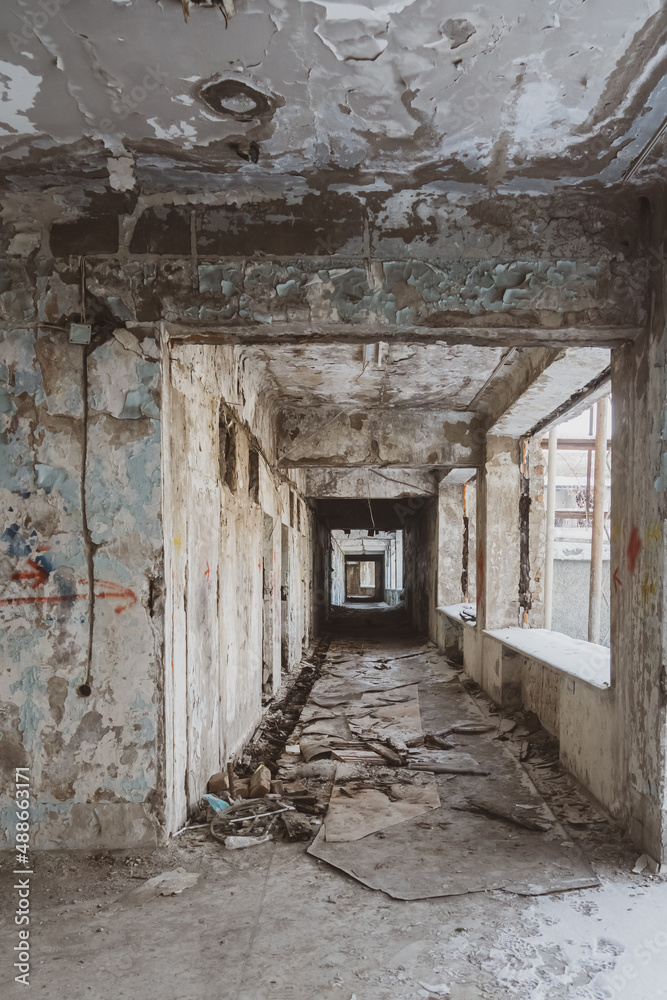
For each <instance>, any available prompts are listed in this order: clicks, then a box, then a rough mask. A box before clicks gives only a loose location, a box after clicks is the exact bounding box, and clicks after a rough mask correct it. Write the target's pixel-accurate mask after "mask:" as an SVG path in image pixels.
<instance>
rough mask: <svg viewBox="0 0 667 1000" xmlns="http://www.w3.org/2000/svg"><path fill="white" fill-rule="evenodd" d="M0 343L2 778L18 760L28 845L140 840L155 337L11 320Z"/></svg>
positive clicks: (151, 798)
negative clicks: (73, 336) (25, 774)
mask: <svg viewBox="0 0 667 1000" xmlns="http://www.w3.org/2000/svg"><path fill="white" fill-rule="evenodd" d="M0 355H1V357H2V362H3V363H2V365H0V399H1V400H2V406H1V410H2V422H3V435H2V439H1V441H0V477H1V485H0V493H1V495H2V510H3V519H4V524H3V526H2V531H1V534H0V573H1V576H2V598H1V599H0V661H1V662H2V667H3V669H2V671H1V672H0V703H1V704H2V709H1V710H0V727H1V728H0V734H1V740H0V768H1V769H2V778H3V783H2V786H3V790H4V793H5V796H6V794H7V793H8V792H9V791H10V790H11V787H12V785H13V779H14V773H13V769H14V768H15V767H16V766H21V767H29V768H30V772H31V783H32V791H33V793H34V797H35V798H34V807H33V811H32V824H33V825H32V830H33V833H32V836H33V840H32V843H33V844H34V846H35V847H47V848H61V847H65V846H67V847H69V848H76V847H117V846H123V845H127V844H132V845H133V846H134V847H137V848H138V847H141V846H145V845H146V844H150V843H152V842H155V839H156V830H157V827H158V824H159V823H160V820H161V815H162V808H163V802H164V785H163V782H164V776H163V773H162V770H161V759H160V754H159V752H158V747H159V744H160V741H161V739H162V734H161V725H162V674H163V661H162V652H161V647H162V634H163V599H162V595H163V590H164V584H163V566H162V529H161V524H160V500H161V456H160V436H161V426H160V388H161V382H160V350H159V346H158V343H157V341H156V339H155V337H154V336H148V335H147V334H143V333H142V335H141V337H140V338H138V339H137V338H135V337H134V336H132V335H131V334H129V333H128V332H127V331H119V332H118V333H117V335H113V334H111V333H107V334H98V335H96V336H95V338H94V339H93V342H92V344H90V345H89V346H87V347H84V346H77V345H72V344H70V343H69V340H68V336H67V334H66V333H65V332H63V331H56V330H50V331H47V330H42V331H40V332H39V333H35V332H33V331H30V330H25V329H15V330H13V331H12V332H6V333H0ZM82 684H84V685H88V687H84V688H81V685H82ZM77 691H80V692H81V693H80V694H79V693H77ZM10 809H11V806H10V802H9V800H8V799H7V798H6V797H3V806H2V820H3V821H2V824H1V825H2V830H3V836H4V831H6V830H8V829H10V822H9V820H10V812H9V810H10Z"/></svg>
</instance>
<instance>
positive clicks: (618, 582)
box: [612, 566, 623, 593]
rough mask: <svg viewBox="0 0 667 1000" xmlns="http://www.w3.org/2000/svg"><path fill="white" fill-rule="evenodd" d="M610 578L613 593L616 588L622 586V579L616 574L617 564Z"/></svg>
mask: <svg viewBox="0 0 667 1000" xmlns="http://www.w3.org/2000/svg"><path fill="white" fill-rule="evenodd" d="M612 579H613V581H614V593H615V592H616V591H617V590H618V588H619V587H622V586H623V581H622V580H621V578H620V576H619V575H618V566H617V567H616V569H615V570H614V575H613V577H612Z"/></svg>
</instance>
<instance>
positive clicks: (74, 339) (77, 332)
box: [69, 323, 93, 344]
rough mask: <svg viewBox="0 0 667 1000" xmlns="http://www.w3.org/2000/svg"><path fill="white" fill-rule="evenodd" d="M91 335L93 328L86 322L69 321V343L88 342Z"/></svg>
mask: <svg viewBox="0 0 667 1000" xmlns="http://www.w3.org/2000/svg"><path fill="white" fill-rule="evenodd" d="M92 335H93V328H92V326H89V325H88V323H70V325H69V342H70V344H89V343H90V338H91V337H92Z"/></svg>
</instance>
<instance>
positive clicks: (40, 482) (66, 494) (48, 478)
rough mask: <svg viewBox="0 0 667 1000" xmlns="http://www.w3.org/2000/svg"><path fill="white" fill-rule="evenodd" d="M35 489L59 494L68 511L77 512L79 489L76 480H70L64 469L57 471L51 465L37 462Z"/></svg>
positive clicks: (79, 498)
mask: <svg viewBox="0 0 667 1000" xmlns="http://www.w3.org/2000/svg"><path fill="white" fill-rule="evenodd" d="M35 476H36V484H37V488H38V489H40V490H44V492H45V493H46V494H47V496H48V494H49V493H59V494H60V495H61V496H62V498H63V500H65V501H66V503H67V506H68V509H69V510H70V511H73V510H75V511H76V510H79V507H80V500H81V493H80V490H81V487H80V484H79V482H78V480H75V479H72V477H71V476H70V475H69V473H68V472H67V470H66V469H57V468H54V467H53V466H52V465H45V464H42V463H41V462H38V463H37V465H36V466H35Z"/></svg>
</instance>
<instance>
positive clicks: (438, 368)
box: [244, 344, 509, 411]
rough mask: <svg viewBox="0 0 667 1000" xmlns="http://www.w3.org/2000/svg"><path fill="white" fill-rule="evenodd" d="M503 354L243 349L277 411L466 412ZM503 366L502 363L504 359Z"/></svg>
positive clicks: (374, 347)
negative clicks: (296, 407) (333, 407)
mask: <svg viewBox="0 0 667 1000" xmlns="http://www.w3.org/2000/svg"><path fill="white" fill-rule="evenodd" d="M507 354H508V351H507V349H503V348H500V347H474V346H472V345H462V346H456V347H450V346H445V345H442V346H441V345H438V344H428V345H418V344H369V345H349V344H330V345H318V346H317V347H311V348H308V347H293V346H281V347H271V348H269V347H256V348H246V349H245V351H244V356H245V357H246V359H247V362H248V363H250V364H251V365H252V366H253V368H254V369H256V370H257V371H261V372H262V373H263V375H264V382H265V385H266V386H267V389H268V390H269V391H270V392H271V395H272V396H273V398H274V399H275V401H276V402H277V403H278V405H279V406H280V405H286V404H293V403H294V402H295V401H299V402H301V403H303V404H304V405H306V406H318V405H325V404H330V403H335V404H337V405H340V406H342V407H350V408H358V407H361V408H372V407H379V406H382V407H403V406H409V407H410V408H414V407H418V406H437V407H441V408H443V407H444V408H447V409H450V410H462V411H467V410H470V409H471V407H472V404H473V402H474V401H476V397H477V396H478V395H480V394H481V392H482V390H483V389H484V387H485V385H486V383H487V382H488V381H489V379H491V377H492V376H493V375H494V373H495V371H496V369H498V367H499V366H500V365H501V364H502V362H503V359H504V357H505V356H506V355H507ZM508 360H509V359H508Z"/></svg>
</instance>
